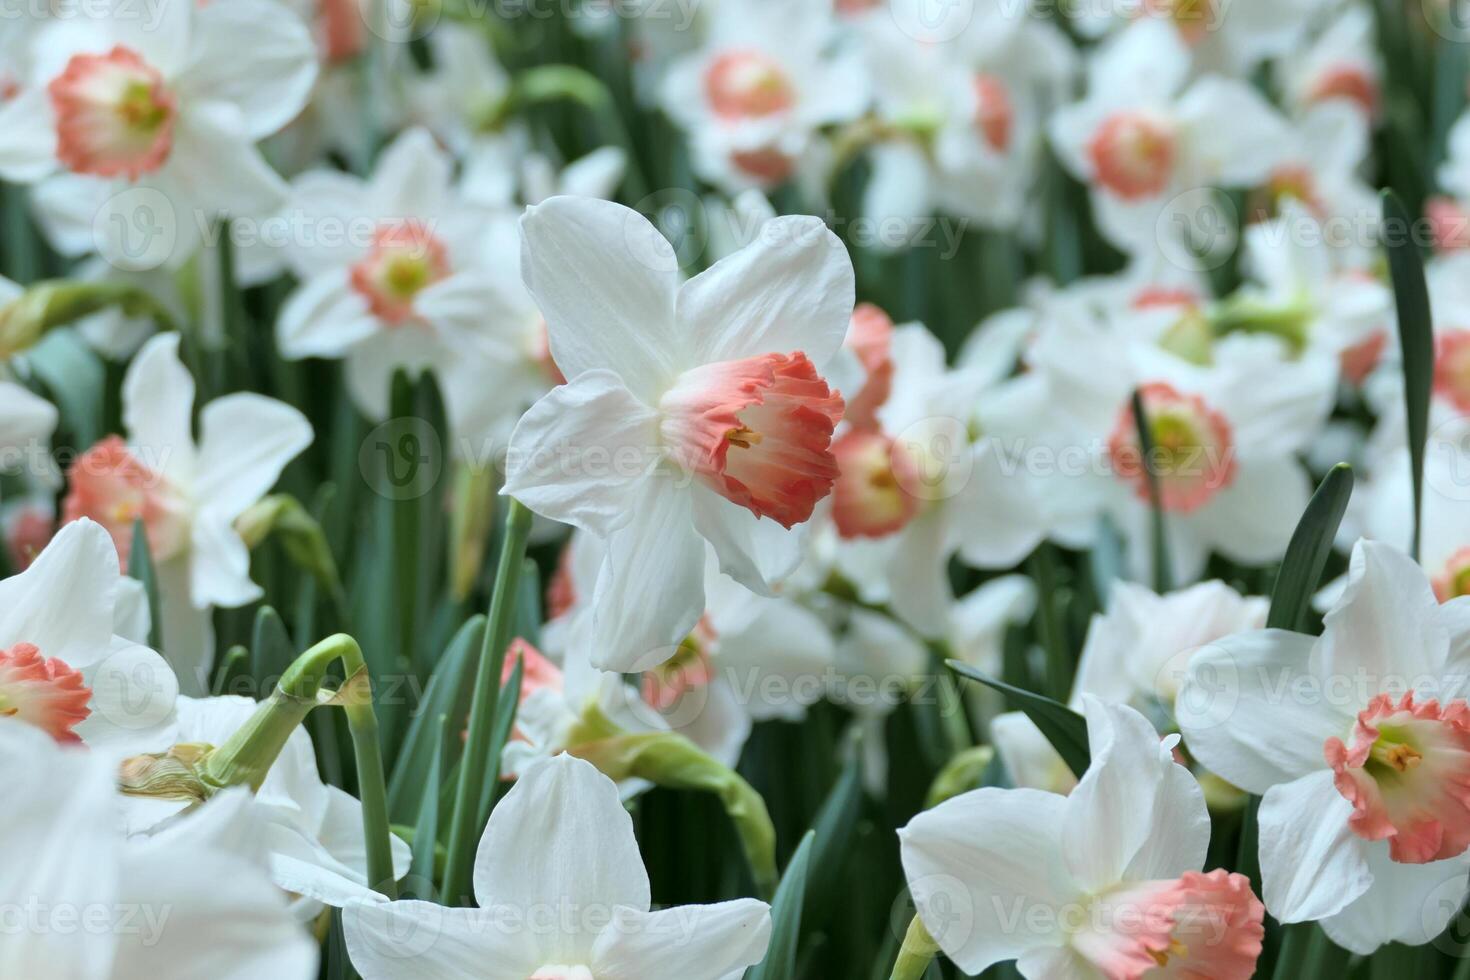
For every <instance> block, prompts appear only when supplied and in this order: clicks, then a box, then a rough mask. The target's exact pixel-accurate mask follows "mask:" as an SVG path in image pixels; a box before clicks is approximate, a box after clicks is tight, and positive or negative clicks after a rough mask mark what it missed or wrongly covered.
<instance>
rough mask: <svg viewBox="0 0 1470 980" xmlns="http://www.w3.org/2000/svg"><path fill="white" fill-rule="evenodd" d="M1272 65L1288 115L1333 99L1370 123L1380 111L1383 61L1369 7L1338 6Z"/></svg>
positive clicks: (1303, 111)
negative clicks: (1307, 38) (1306, 40)
mask: <svg viewBox="0 0 1470 980" xmlns="http://www.w3.org/2000/svg"><path fill="white" fill-rule="evenodd" d="M1275 69H1276V72H1277V74H1278V76H1279V78H1280V80H1281V90H1282V95H1283V101H1284V102H1285V103H1286V104H1287V105H1288V106H1289V107H1290V108H1291V110H1292V112H1293V114H1294V115H1297V114H1304V113H1306V112H1308V111H1310V110H1311V109H1312V108H1313V107H1315V106H1320V105H1324V104H1326V103H1330V102H1338V103H1342V104H1343V105H1346V106H1348V107H1350V108H1351V109H1352V110H1353V111H1354V112H1356V113H1358V114H1359V115H1360V116H1361V117H1362V118H1363V119H1364V121H1366V122H1369V123H1372V122H1374V121H1375V120H1376V119H1377V117H1378V115H1379V113H1380V111H1381V101H1382V98H1383V93H1382V75H1383V66H1382V64H1381V63H1380V59H1379V55H1378V44H1377V41H1376V39H1375V37H1374V28H1373V11H1372V10H1371V9H1370V8H1367V7H1362V6H1358V5H1356V4H1344V5H1342V6H1341V7H1340V8H1338V11H1337V13H1336V14H1335V15H1334V16H1333V17H1332V18H1331V19H1330V20H1328V21H1327V23H1326V26H1325V27H1324V28H1323V29H1322V31H1321V33H1319V34H1317V35H1316V36H1315V37H1314V38H1312V39H1311V41H1310V42H1309V43H1307V44H1305V45H1303V46H1301V49H1300V50H1298V51H1295V52H1293V54H1292V57H1290V58H1282V59H1280V61H1278V62H1277V63H1276V65H1275Z"/></svg>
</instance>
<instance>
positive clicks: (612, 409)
mask: <svg viewBox="0 0 1470 980" xmlns="http://www.w3.org/2000/svg"><path fill="white" fill-rule="evenodd" d="M658 454H659V435H658V414H657V413H656V412H654V411H653V409H651V408H649V407H648V406H647V405H645V404H644V403H642V402H640V401H639V400H638V399H637V398H635V397H634V396H633V394H632V393H631V392H629V391H628V389H627V388H625V387H624V386H623V382H622V379H620V378H619V377H618V376H617V375H616V374H614V373H613V372H611V371H588V372H586V373H585V374H582V375H580V376H579V377H578V378H577V379H576V380H574V381H572V382H571V383H569V384H564V385H560V386H558V387H556V388H553V389H551V391H549V392H548V393H547V394H545V395H543V396H542V397H541V399H540V400H539V401H537V402H536V404H534V405H532V406H531V408H530V410H529V411H527V412H526V414H525V415H523V416H521V420H520V422H518V423H517V424H516V428H515V432H514V433H512V435H511V437H510V452H509V455H508V456H507V460H506V474H505V490H504V492H505V493H506V494H509V495H510V496H512V497H515V498H516V499H517V500H519V501H520V502H521V503H523V504H525V505H526V506H527V507H529V508H531V509H532V510H533V511H535V512H536V513H538V514H541V515H543V516H545V517H551V518H554V519H556V520H558V521H562V522H564V523H567V524H571V525H574V526H576V527H580V528H584V529H585V530H588V531H592V532H595V533H597V534H600V535H603V536H606V535H609V534H611V533H612V532H613V531H615V530H617V529H618V528H620V527H622V526H623V525H625V524H627V523H628V522H629V521H630V520H632V519H633V513H634V512H635V511H636V510H637V509H638V508H639V507H640V506H641V505H642V498H643V496H644V494H645V492H646V491H645V489H644V488H645V487H646V486H647V484H648V482H649V480H650V479H652V478H653V477H652V476H651V473H652V470H653V468H654V466H655V465H656V464H657V462H658V458H659V456H658ZM659 479H660V481H661V482H667V480H666V479H664V478H659Z"/></svg>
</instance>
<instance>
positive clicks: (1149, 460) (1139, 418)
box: [1133, 389, 1174, 595]
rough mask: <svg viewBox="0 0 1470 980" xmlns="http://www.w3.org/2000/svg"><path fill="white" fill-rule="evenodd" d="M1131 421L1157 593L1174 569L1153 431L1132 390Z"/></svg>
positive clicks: (1165, 588)
mask: <svg viewBox="0 0 1470 980" xmlns="http://www.w3.org/2000/svg"><path fill="white" fill-rule="evenodd" d="M1133 421H1134V424H1135V425H1137V426H1138V452H1139V456H1140V457H1141V459H1142V460H1143V472H1144V477H1145V479H1146V480H1147V481H1148V504H1149V511H1150V514H1151V516H1152V521H1153V525H1152V526H1153V535H1152V538H1151V541H1152V544H1153V556H1154V557H1153V561H1154V591H1155V592H1157V593H1159V594H1160V595H1162V594H1164V593H1165V592H1168V591H1169V590H1170V589H1172V588H1173V587H1174V569H1173V566H1172V565H1171V564H1170V562H1169V540H1168V538H1167V536H1166V534H1167V532H1166V530H1165V528H1164V503H1163V497H1162V496H1161V492H1160V490H1159V474H1158V473H1157V472H1156V471H1155V470H1154V463H1153V459H1154V434H1153V430H1152V429H1150V428H1149V424H1148V415H1147V414H1145V412H1144V406H1143V392H1142V391H1139V390H1137V389H1135V390H1134V392H1133Z"/></svg>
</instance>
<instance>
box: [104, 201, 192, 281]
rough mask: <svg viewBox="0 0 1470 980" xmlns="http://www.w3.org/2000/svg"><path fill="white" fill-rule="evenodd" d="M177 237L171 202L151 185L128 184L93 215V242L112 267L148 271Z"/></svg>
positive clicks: (171, 249)
mask: <svg viewBox="0 0 1470 980" xmlns="http://www.w3.org/2000/svg"><path fill="white" fill-rule="evenodd" d="M178 240H179V222H178V214H177V212H175V210H174V206H173V202H172V201H170V200H169V199H168V197H166V196H165V195H164V194H163V192H162V191H158V190H155V189H153V188H152V187H130V188H128V189H127V190H125V191H120V192H118V193H116V194H114V195H112V196H111V197H109V198H108V199H107V200H106V201H105V202H104V203H103V205H102V207H100V208H98V209H97V213H96V215H94V216H93V218H92V243H93V244H94V245H96V247H97V254H98V255H100V256H102V259H103V261H105V262H106V263H107V264H108V265H110V266H112V267H113V268H114V269H121V270H123V271H124V272H147V271H149V270H151V269H157V268H160V267H162V266H163V265H164V264H165V263H166V262H168V260H169V259H170V258H171V257H172V256H173V254H174V248H175V247H176V246H177V244H178Z"/></svg>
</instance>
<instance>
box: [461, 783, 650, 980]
mask: <svg viewBox="0 0 1470 980" xmlns="http://www.w3.org/2000/svg"><path fill="white" fill-rule="evenodd" d="M475 897H476V898H477V899H478V901H479V904H480V907H481V908H482V909H490V908H492V907H493V908H503V907H505V908H511V909H516V910H520V911H521V912H522V913H523V914H525V915H528V916H529V915H533V914H538V913H539V914H540V915H542V916H545V915H546V914H547V912H553V913H556V914H557V915H556V918H555V919H554V920H553V921H557V922H560V921H562V916H561V913H564V912H572V913H575V914H574V915H572V916H571V918H572V920H573V921H574V922H580V923H581V924H583V925H584V926H585V925H586V924H587V923H589V922H594V921H597V919H596V916H597V915H598V914H611V913H612V911H613V909H615V908H617V907H619V906H627V907H629V908H632V909H635V910H637V911H640V912H643V911H647V910H648V907H649V890H648V872H646V871H645V870H644V869H643V857H642V855H641V854H640V853H639V851H638V841H637V839H636V838H635V837H634V835H633V820H632V818H631V817H629V816H628V811H627V810H625V809H623V804H622V801H621V800H620V799H619V798H618V788H617V784H615V783H614V782H613V781H612V780H610V779H608V778H607V777H606V776H604V775H603V774H602V773H600V772H598V771H597V770H596V769H594V768H593V767H592V764H591V763H588V762H584V761H582V760H581V759H577V758H574V757H572V756H570V755H559V756H556V757H554V758H551V759H548V760H547V761H546V762H544V763H541V764H540V765H538V766H535V767H534V768H532V769H531V771H530V772H528V773H525V774H524V775H522V776H521V778H520V779H519V780H517V781H516V784H515V786H514V787H513V788H512V789H511V791H510V792H509V793H508V794H506V797H505V799H504V800H503V801H501V803H500V804H499V805H498V806H497V807H496V808H495V810H494V812H493V813H492V814H491V815H490V824H489V826H488V827H487V828H486V830H485V837H484V839H483V840H482V841H481V842H480V849H479V852H478V854H477V856H476V858H475ZM602 921H606V920H605V919H604V920H602ZM528 938H531V937H528ZM594 940H595V936H593V935H590V934H585V933H576V934H562V935H555V934H552V935H547V934H545V933H544V931H543V933H542V934H541V935H537V936H535V937H534V938H532V942H533V943H534V944H536V945H537V946H538V948H540V949H542V950H543V951H545V953H546V954H547V958H545V959H543V960H541V962H542V963H558V962H567V961H566V960H561V959H556V958H553V955H552V954H553V953H557V952H561V953H564V952H566V951H567V950H568V948H571V949H577V950H586V951H590V950H591V949H592V944H593V942H594ZM572 962H578V961H576V960H573V961H572Z"/></svg>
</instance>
